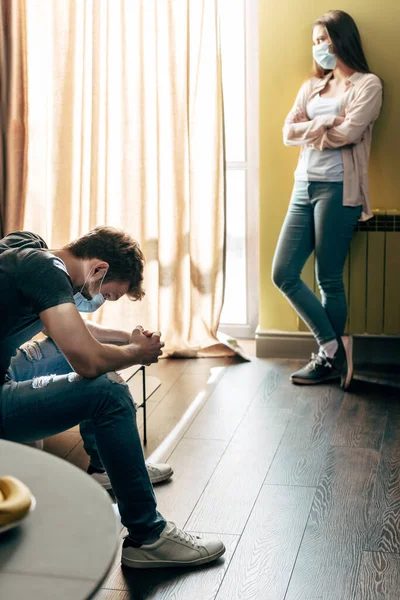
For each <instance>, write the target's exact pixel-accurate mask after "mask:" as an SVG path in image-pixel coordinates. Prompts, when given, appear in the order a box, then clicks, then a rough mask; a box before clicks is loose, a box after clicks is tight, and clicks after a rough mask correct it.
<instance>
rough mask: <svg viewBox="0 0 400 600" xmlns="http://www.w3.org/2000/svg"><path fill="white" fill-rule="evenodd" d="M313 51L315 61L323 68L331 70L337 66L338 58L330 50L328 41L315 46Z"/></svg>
mask: <svg viewBox="0 0 400 600" xmlns="http://www.w3.org/2000/svg"><path fill="white" fill-rule="evenodd" d="M312 52H313V57H314V60H315V62H316V63H318V64H319V66H320V67H322V68H323V69H330V70H331V69H334V68H335V67H336V64H337V58H336V56H335V55H334V54H331V53H330V52H329V44H328V42H322V44H317V45H316V46H313V49H312Z"/></svg>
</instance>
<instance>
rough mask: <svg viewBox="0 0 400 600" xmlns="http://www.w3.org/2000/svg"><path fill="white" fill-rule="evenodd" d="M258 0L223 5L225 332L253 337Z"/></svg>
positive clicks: (231, 0) (229, 0)
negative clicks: (225, 243) (225, 213)
mask: <svg viewBox="0 0 400 600" xmlns="http://www.w3.org/2000/svg"><path fill="white" fill-rule="evenodd" d="M257 28H258V19H257V0H221V1H220V31H221V52H222V81H223V94H224V119H225V143H226V206H227V253H226V282H225V302H224V307H223V311H222V315H221V325H220V330H221V331H222V332H223V333H227V334H229V335H233V336H235V337H252V336H253V335H254V332H255V329H256V327H257V324H258V47H257V46H258V35H257V34H258V31H257Z"/></svg>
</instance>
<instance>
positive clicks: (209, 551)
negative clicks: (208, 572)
mask: <svg viewBox="0 0 400 600" xmlns="http://www.w3.org/2000/svg"><path fill="white" fill-rule="evenodd" d="M224 552H225V546H224V544H223V543H222V542H221V541H220V540H213V539H207V538H200V537H198V536H194V535H191V534H190V533H186V532H185V531H182V529H178V528H177V526H176V525H175V524H174V523H167V524H166V526H165V528H164V530H163V531H162V532H161V534H160V537H159V539H158V540H157V541H156V542H153V543H152V544H142V545H141V546H139V547H137V545H136V544H135V542H133V540H131V539H130V538H129V537H126V538H125V540H124V543H123V546H122V558H121V562H122V564H123V565H125V566H126V567H131V568H132V569H156V568H160V567H192V566H193V567H195V566H198V565H204V564H206V563H209V562H211V561H213V560H216V559H217V558H219V557H220V556H222V555H223V553H224Z"/></svg>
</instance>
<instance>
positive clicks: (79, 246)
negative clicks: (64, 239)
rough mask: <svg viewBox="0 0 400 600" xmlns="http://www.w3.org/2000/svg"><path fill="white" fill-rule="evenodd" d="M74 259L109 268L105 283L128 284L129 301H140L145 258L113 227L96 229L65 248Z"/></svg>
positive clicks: (125, 236)
mask: <svg viewBox="0 0 400 600" xmlns="http://www.w3.org/2000/svg"><path fill="white" fill-rule="evenodd" d="M65 248H66V249H67V250H69V252H71V254H72V255H73V256H75V257H76V258H84V259H87V258H98V259H99V260H104V261H105V262H107V263H108V264H109V265H110V267H109V269H108V271H107V275H106V276H105V278H104V283H106V282H107V281H121V282H122V281H124V282H129V289H128V294H127V295H128V297H129V298H130V299H131V300H141V299H142V298H143V296H144V294H145V292H144V290H143V289H142V283H143V267H144V256H143V252H142V251H141V249H140V246H139V244H138V242H136V241H135V240H134V239H133V238H131V236H130V235H128V234H127V233H125V232H124V231H122V230H120V229H115V228H114V227H96V228H95V229H92V231H89V233H86V234H85V235H83V236H82V237H80V238H78V239H77V240H75V241H73V242H70V243H69V244H67V245H66V246H65Z"/></svg>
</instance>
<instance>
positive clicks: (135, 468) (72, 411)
mask: <svg viewBox="0 0 400 600" xmlns="http://www.w3.org/2000/svg"><path fill="white" fill-rule="evenodd" d="M78 424H79V425H80V429H81V434H82V437H83V440H84V445H85V450H86V452H87V453H88V454H89V456H90V461H91V463H92V464H93V466H96V467H102V466H103V465H104V468H105V469H106V471H107V473H108V475H109V477H110V480H111V484H112V487H113V491H114V493H115V496H116V498H117V501H118V507H119V511H120V514H121V520H122V523H123V524H124V525H125V527H127V529H128V530H129V533H130V535H131V537H132V538H133V539H134V540H136V541H137V542H139V543H143V542H146V541H149V540H152V539H154V538H156V537H158V535H159V533H160V532H161V531H162V530H163V528H164V527H165V524H166V523H165V520H164V519H163V517H162V516H161V515H160V513H159V512H158V511H157V508H156V506H157V504H156V499H155V496H154V491H153V486H152V484H151V481H150V479H149V475H148V473H147V469H146V465H145V461H144V456H143V451H142V446H141V444H140V438H139V433H138V429H137V425H136V410H135V406H134V402H133V399H132V396H131V394H130V392H129V388H128V386H127V385H126V384H125V383H124V381H123V380H122V378H121V377H120V376H119V375H118V374H117V373H106V374H104V375H101V376H100V377H96V379H85V378H83V377H80V376H79V375H77V374H76V373H74V372H72V369H71V367H70V365H69V364H68V362H67V361H66V359H65V358H64V356H63V354H62V353H61V352H60V350H59V349H58V347H57V346H56V344H54V342H53V341H52V340H50V339H46V340H44V341H35V342H27V343H26V344H24V345H23V346H22V347H21V348H20V349H19V350H18V351H17V354H16V355H15V356H14V357H13V359H12V362H11V365H10V368H9V371H8V373H7V378H6V381H5V383H4V384H3V385H2V386H0V437H4V439H6V440H11V441H15V442H32V441H35V440H39V439H43V438H46V437H49V436H51V435H55V434H57V433H60V432H61V431H65V430H67V429H70V428H71V427H74V426H75V425H78Z"/></svg>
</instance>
